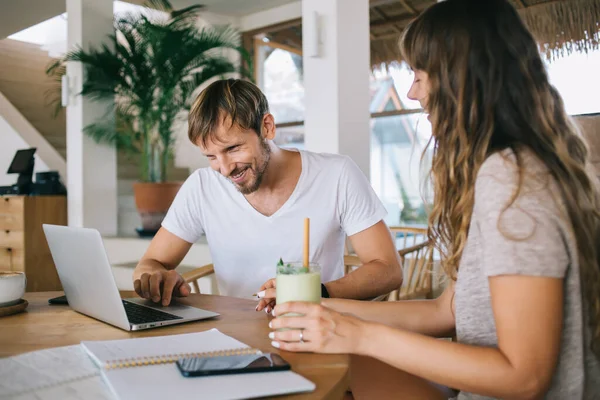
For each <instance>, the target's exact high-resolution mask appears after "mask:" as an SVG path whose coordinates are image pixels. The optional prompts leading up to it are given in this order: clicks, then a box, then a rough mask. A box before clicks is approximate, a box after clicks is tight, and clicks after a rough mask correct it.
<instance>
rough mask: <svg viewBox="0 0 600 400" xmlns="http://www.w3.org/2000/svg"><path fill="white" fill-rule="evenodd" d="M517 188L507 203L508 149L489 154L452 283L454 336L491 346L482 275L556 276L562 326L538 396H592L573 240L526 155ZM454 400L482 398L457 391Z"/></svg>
mask: <svg viewBox="0 0 600 400" xmlns="http://www.w3.org/2000/svg"><path fill="white" fill-rule="evenodd" d="M522 158H523V161H524V163H523V165H524V167H525V169H524V170H525V171H526V172H525V174H524V176H523V183H522V184H523V186H522V189H521V192H520V194H519V196H518V198H517V199H516V200H515V202H514V203H513V204H512V206H511V207H510V208H508V209H506V210H505V208H506V206H507V205H508V204H509V203H510V200H511V198H512V196H513V195H514V193H515V189H516V187H517V184H518V179H519V178H518V170H517V167H516V162H515V156H514V153H512V151H509V150H506V151H504V152H502V153H496V154H494V155H492V156H490V157H489V158H488V159H487V160H486V161H485V162H484V164H483V166H482V167H481V169H480V172H479V174H478V176H477V181H476V184H475V204H474V209H473V216H472V218H471V226H470V230H469V236H468V238H467V244H466V247H465V249H464V252H463V256H462V259H461V262H460V268H459V271H458V275H457V281H456V286H455V299H454V301H455V307H456V334H457V339H458V342H460V343H465V344H471V345H478V346H497V345H498V338H497V336H496V325H495V321H494V314H493V312H492V305H491V299H490V289H489V285H488V278H489V277H491V276H496V275H532V276H547V277H555V278H564V297H565V298H564V315H563V332H562V338H561V348H560V354H559V359H558V365H557V368H556V371H555V373H554V376H553V379H552V384H551V386H550V390H549V391H548V393H547V394H546V397H545V398H546V399H561V400H562V399H600V362H599V360H598V359H597V358H596V357H595V355H594V354H593V353H592V351H591V348H590V337H591V330H590V328H589V326H588V316H587V313H586V312H585V310H584V309H585V300H583V298H582V290H581V283H580V280H579V262H578V255H577V254H578V252H577V248H576V242H575V239H574V236H573V233H572V231H571V228H570V222H569V219H568V218H567V216H566V213H565V211H564V208H563V203H562V200H560V199H561V196H560V194H559V191H558V187H557V185H556V182H555V181H554V180H553V179H552V178H551V176H550V175H549V173H548V171H547V169H546V168H545V166H544V165H543V164H542V163H541V161H539V160H538V159H537V158H536V157H535V156H533V155H532V154H531V153H527V152H526V153H523V157H522ZM458 398H459V399H486V398H488V397H485V396H479V395H473V394H469V393H460V394H459V395H458Z"/></svg>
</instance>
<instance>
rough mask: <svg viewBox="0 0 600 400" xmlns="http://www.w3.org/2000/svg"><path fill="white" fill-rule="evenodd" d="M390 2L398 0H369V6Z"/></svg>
mask: <svg viewBox="0 0 600 400" xmlns="http://www.w3.org/2000/svg"><path fill="white" fill-rule="evenodd" d="M391 3H398V0H371V1H370V2H369V7H371V8H372V7H379V6H383V5H385V4H391Z"/></svg>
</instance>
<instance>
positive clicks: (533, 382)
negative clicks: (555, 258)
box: [356, 275, 563, 399]
mask: <svg viewBox="0 0 600 400" xmlns="http://www.w3.org/2000/svg"><path fill="white" fill-rule="evenodd" d="M489 283H490V291H491V295H492V307H493V311H494V317H495V320H496V331H497V335H498V348H495V347H479V346H469V345H464V344H457V343H453V342H448V341H443V340H435V339H432V338H427V337H424V336H422V335H417V334H415V333H412V332H407V331H402V330H396V329H391V328H389V327H386V326H383V325H379V324H371V325H370V326H367V327H366V329H365V332H368V333H367V334H363V335H362V338H361V340H360V342H359V343H358V345H357V349H356V350H357V352H359V353H360V354H363V355H367V356H371V357H375V358H377V359H379V360H381V361H384V362H386V363H388V364H390V365H392V366H394V367H396V368H399V369H402V370H404V371H406V372H409V373H411V374H414V375H417V376H420V377H423V378H425V379H428V380H431V381H433V382H437V383H440V384H443V385H446V386H448V387H453V388H456V389H459V390H463V391H467V392H473V393H478V394H482V395H486V396H492V397H500V398H515V399H521V398H522V399H530V398H537V397H541V396H543V394H544V393H545V392H546V390H547V389H548V387H549V386H550V382H551V379H552V375H553V373H554V370H555V367H556V363H557V359H558V354H559V350H560V336H561V331H562V329H561V328H562V315H563V310H562V308H563V285H562V283H563V281H562V279H556V278H546V277H532V276H516V275H513V276H497V277H491V278H489ZM374 338H377V340H373V339H374Z"/></svg>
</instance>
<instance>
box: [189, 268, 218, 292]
mask: <svg viewBox="0 0 600 400" xmlns="http://www.w3.org/2000/svg"><path fill="white" fill-rule="evenodd" d="M214 273H215V268H214V266H213V265H212V264H206V265H203V266H202V267H199V268H196V269H194V270H192V271H188V272H184V273H183V274H181V277H182V278H183V280H184V281H185V283H189V284H191V285H192V288H193V289H194V293H200V286H199V285H198V279H200V278H203V277H205V276H208V275H212V274H214Z"/></svg>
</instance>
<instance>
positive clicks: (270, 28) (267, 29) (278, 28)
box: [246, 18, 302, 35]
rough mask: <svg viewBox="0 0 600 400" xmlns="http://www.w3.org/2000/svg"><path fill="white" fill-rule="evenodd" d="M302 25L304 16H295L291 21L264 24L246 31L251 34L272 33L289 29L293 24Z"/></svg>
mask: <svg viewBox="0 0 600 400" xmlns="http://www.w3.org/2000/svg"><path fill="white" fill-rule="evenodd" d="M301 25H302V18H295V19H291V20H289V21H285V22H281V23H279V24H274V25H270V26H264V27H262V28H258V29H253V30H251V31H246V33H249V34H251V35H258V34H259V33H272V32H278V31H281V30H284V29H288V28H291V27H293V26H301Z"/></svg>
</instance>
